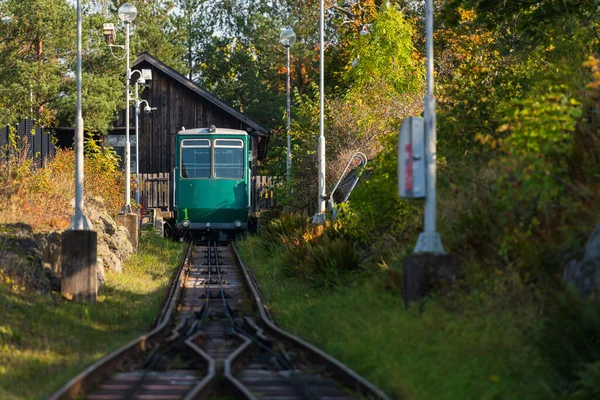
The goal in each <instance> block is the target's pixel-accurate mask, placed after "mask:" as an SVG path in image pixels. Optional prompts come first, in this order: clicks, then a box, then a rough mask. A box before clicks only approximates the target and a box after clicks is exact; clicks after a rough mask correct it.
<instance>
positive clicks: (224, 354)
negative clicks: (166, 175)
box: [50, 242, 387, 400]
mask: <svg viewBox="0 0 600 400" xmlns="http://www.w3.org/2000/svg"><path fill="white" fill-rule="evenodd" d="M80 398H85V399H89V400H125V399H140V400H142V399H143V400H174V399H186V400H191V399H206V398H235V399H238V398H240V399H271V400H294V399H330V400H342V399H352V398H372V399H387V397H386V395H385V394H384V393H383V392H381V391H380V390H378V389H377V388H375V387H374V386H373V385H372V384H370V383H369V382H367V381H366V380H364V379H363V378H361V377H360V376H358V375H357V374H356V373H355V372H353V371H352V370H350V369H349V368H348V367H347V366H345V365H343V364H341V363H340V362H339V361H337V360H335V359H333V358H332V357H330V356H328V355H327V354H325V353H323V352H322V351H320V350H319V349H317V348H315V347H314V346H312V345H310V344H309V343H306V342H304V341H303V340H302V339H300V338H298V337H296V336H293V335H291V334H289V333H287V332H285V331H283V330H282V329H280V328H279V327H277V326H276V325H275V324H274V323H273V321H272V319H271V317H270V315H269V314H268V311H267V310H266V309H265V307H264V306H263V304H262V300H261V297H260V293H259V291H258V289H257V285H256V283H255V282H254V279H253V278H252V276H251V274H250V273H249V271H248V269H247V268H246V267H245V265H244V264H243V262H242V261H241V258H240V257H239V254H238V253H237V249H236V248H235V245H234V244H231V245H229V246H219V245H218V243H216V242H209V243H208V244H207V245H205V246H193V245H190V248H189V249H188V252H187V256H186V259H185V261H184V263H183V264H182V265H181V266H180V268H179V271H178V274H177V279H176V280H175V282H174V284H173V285H172V287H171V290H170V293H169V297H168V299H167V302H166V304H165V306H164V308H163V310H162V312H161V315H160V317H159V319H158V323H157V326H156V328H155V329H154V330H153V331H151V332H150V333H148V334H146V335H144V336H141V337H139V338H138V339H136V340H134V341H133V342H131V343H129V344H128V345H126V346H124V347H122V348H121V349H119V350H117V351H116V352H114V353H112V354H110V355H109V356H107V357H105V358H104V359H102V360H100V361H98V362H97V363H95V364H94V365H92V366H91V367H89V368H88V369H86V370H85V371H83V372H82V373H80V374H79V375H78V376H76V377H75V378H73V379H72V380H71V381H70V382H69V383H67V384H66V385H65V386H64V387H63V388H62V389H61V390H60V391H58V392H57V393H55V394H54V395H53V396H52V397H51V398H50V399H51V400H63V399H80Z"/></svg>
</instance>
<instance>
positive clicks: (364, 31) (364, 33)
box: [360, 25, 369, 36]
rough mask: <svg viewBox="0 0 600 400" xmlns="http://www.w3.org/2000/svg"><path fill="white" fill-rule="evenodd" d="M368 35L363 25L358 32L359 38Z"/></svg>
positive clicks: (365, 26)
mask: <svg viewBox="0 0 600 400" xmlns="http://www.w3.org/2000/svg"><path fill="white" fill-rule="evenodd" d="M368 33H369V31H368V30H367V25H363V27H362V29H361V31H360V36H365V35H366V34H368Z"/></svg>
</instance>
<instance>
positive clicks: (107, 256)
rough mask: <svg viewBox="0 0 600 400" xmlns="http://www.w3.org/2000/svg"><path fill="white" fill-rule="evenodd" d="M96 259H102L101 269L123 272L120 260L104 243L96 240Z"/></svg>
mask: <svg viewBox="0 0 600 400" xmlns="http://www.w3.org/2000/svg"><path fill="white" fill-rule="evenodd" d="M98 260H102V267H103V269H107V270H109V271H111V272H116V273H118V274H120V273H122V272H123V264H122V262H121V260H120V259H119V257H117V255H116V254H115V253H114V252H113V251H112V250H111V249H110V248H109V246H108V245H107V244H106V243H102V242H98Z"/></svg>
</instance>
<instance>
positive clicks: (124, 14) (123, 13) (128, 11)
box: [118, 3, 137, 214]
mask: <svg viewBox="0 0 600 400" xmlns="http://www.w3.org/2000/svg"><path fill="white" fill-rule="evenodd" d="M118 13H119V18H120V19H121V21H123V22H124V23H125V60H126V61H125V65H126V72H125V204H124V205H123V208H122V209H121V214H130V213H131V161H130V160H131V157H130V153H131V147H130V146H131V144H130V143H129V101H130V96H129V80H130V79H131V70H130V68H129V24H130V23H132V22H133V21H134V20H135V17H137V9H136V8H135V6H134V5H133V4H131V3H123V4H121V6H120V7H119V11H118Z"/></svg>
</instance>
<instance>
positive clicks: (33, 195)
mask: <svg viewBox="0 0 600 400" xmlns="http://www.w3.org/2000/svg"><path fill="white" fill-rule="evenodd" d="M10 146H11V156H10V157H9V159H8V160H7V161H6V162H4V163H0V222H2V223H12V222H23V223H25V224H28V225H30V226H31V227H32V228H33V229H34V230H47V229H64V228H66V227H68V225H69V222H70V219H71V216H72V215H73V206H72V204H71V201H72V199H73V197H74V193H75V183H74V180H75V152H74V151H73V150H61V149H59V150H57V152H56V155H55V157H54V158H53V159H52V160H51V161H50V162H49V163H48V165H46V167H44V168H36V167H34V166H33V165H32V162H31V161H30V160H28V159H27V158H26V155H27V151H28V147H27V143H11V144H10ZM117 161H118V159H117V158H116V155H115V153H114V151H112V150H111V149H101V148H100V147H99V146H98V145H97V144H96V143H95V142H94V141H93V140H91V139H90V138H88V141H87V143H86V157H85V163H84V176H85V182H84V185H85V195H86V197H88V198H91V197H102V198H103V199H104V203H105V205H106V208H107V210H108V211H109V212H110V213H112V214H116V213H117V212H118V211H119V209H120V206H121V205H122V203H123V191H124V184H123V181H124V176H123V173H122V172H121V171H120V170H119V169H118V164H117Z"/></svg>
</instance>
